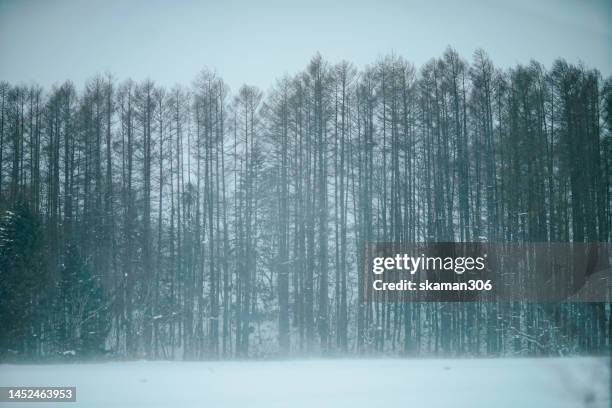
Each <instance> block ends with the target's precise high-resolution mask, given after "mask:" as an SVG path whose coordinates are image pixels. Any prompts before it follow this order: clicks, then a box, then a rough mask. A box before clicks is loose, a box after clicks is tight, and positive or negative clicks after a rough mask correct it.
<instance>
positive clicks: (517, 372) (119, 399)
mask: <svg viewBox="0 0 612 408" xmlns="http://www.w3.org/2000/svg"><path fill="white" fill-rule="evenodd" d="M16 385H30V386H51V385H53V386H76V387H77V402H76V403H62V404H58V403H54V404H45V403H17V404H15V403H8V404H7V403H5V404H4V405H3V404H1V403H0V405H2V406H12V407H26V406H35V407H38V408H42V407H46V406H53V407H62V406H65V407H67V408H70V407H75V408H76V407H104V408H112V407H164V408H166V407H177V408H182V407H185V408H187V407H212V408H217V407H232V408H234V407H240V408H251V407H261V408H263V407H265V408H273V407H283V408H287V407H308V408H312V407H341V408H344V407H350V408H361V407H367V408H381V407H394V408H397V407H404V406H405V407H429V408H433V407H470V408H477V407H485V408H495V407H511V408H517V407H539V408H543V407H554V408H564V407H568V408H569V407H609V406H610V388H609V387H610V365H609V360H608V359H606V358H554V359H546V358H542V359H423V360H410V359H403V360H393V359H381V360H304V361H283V362H193V363H190V362H113V363H100V364H65V365H0V386H16Z"/></svg>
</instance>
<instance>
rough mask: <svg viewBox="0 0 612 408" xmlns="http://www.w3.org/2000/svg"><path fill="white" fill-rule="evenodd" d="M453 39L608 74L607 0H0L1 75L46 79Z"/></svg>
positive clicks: (460, 44) (299, 58) (238, 75)
mask: <svg viewBox="0 0 612 408" xmlns="http://www.w3.org/2000/svg"><path fill="white" fill-rule="evenodd" d="M448 45H451V46H453V47H455V48H456V49H457V50H458V51H459V53H460V54H461V55H462V56H463V57H464V58H468V59H471V56H472V53H473V51H474V50H475V49H476V48H479V47H482V48H484V49H485V50H486V51H487V52H488V53H489V55H490V56H491V57H492V59H493V61H494V62H495V64H496V65H498V66H502V67H508V66H512V65H514V64H516V63H519V62H521V63H526V62H528V61H529V60H530V59H532V58H534V59H537V60H538V61H540V62H542V63H544V64H545V65H547V66H550V63H551V62H552V61H553V60H554V59H555V58H556V57H559V56H562V57H564V58H566V59H567V60H568V61H570V62H578V61H579V60H582V61H584V62H585V63H586V64H587V65H588V66H590V67H595V68H598V69H599V70H601V71H602V73H603V74H604V75H606V76H607V75H610V74H612V1H610V0H582V1H580V0H556V1H555V0H513V1H501V0H470V1H461V0H456V1H452V0H443V1H431V0H429V1H427V0H421V1H419V0H405V1H400V0H378V1H364V0H300V1H291V0H284V1H283V0H258V1H255V0H253V1H247V0H244V1H241V0H216V1H160V0H149V1H141V0H124V1H121V0H104V1H98V2H93V1H84V0H0V79H1V80H8V81H9V82H11V83H22V82H23V83H29V82H37V83H39V84H41V85H43V86H45V87H49V86H50V85H52V84H58V83H61V82H63V81H64V80H66V79H71V80H72V81H73V82H74V83H75V84H76V85H77V86H79V87H80V86H82V85H83V84H84V83H85V81H86V80H87V79H88V78H90V77H92V76H93V75H95V74H96V73H105V72H110V73H112V74H113V75H114V76H115V77H116V78H118V79H126V78H128V77H131V78H133V79H135V80H142V79H145V78H151V79H153V80H155V81H156V82H157V83H159V84H162V85H166V86H172V85H174V84H175V83H180V84H184V85H188V84H190V83H191V82H192V80H193V79H194V78H195V76H196V74H197V73H198V72H199V71H200V70H201V69H202V68H204V67H209V68H213V69H216V70H217V72H218V73H219V74H220V75H221V76H222V77H223V78H224V79H225V81H226V82H227V83H228V84H229V85H230V87H231V88H232V89H233V90H236V89H237V88H238V87H239V86H240V85H241V84H243V83H248V84H252V85H257V86H259V87H261V88H262V89H263V90H266V89H268V88H269V86H270V85H272V84H273V83H274V81H275V80H276V79H277V78H279V77H280V76H282V75H283V74H284V73H289V74H293V73H295V72H298V71H300V70H301V69H303V68H304V67H305V66H306V64H307V63H308V61H309V60H310V58H311V57H312V56H313V55H314V54H315V53H316V52H317V51H320V52H321V54H322V55H323V57H324V58H325V59H327V60H329V61H330V62H338V61H340V60H342V59H346V60H349V61H351V62H353V63H354V64H355V65H356V66H357V67H359V68H362V67H363V66H365V65H366V64H369V63H372V62H375V61H376V59H377V58H378V57H380V56H383V55H385V54H387V53H390V52H394V53H396V54H399V55H403V56H404V57H406V58H407V59H408V60H410V61H412V62H413V63H414V64H415V65H416V66H417V67H420V66H421V65H422V64H423V63H424V62H426V61H427V60H429V59H430V58H432V57H438V56H440V55H441V54H442V52H443V51H444V49H445V48H446V47H447V46H448Z"/></svg>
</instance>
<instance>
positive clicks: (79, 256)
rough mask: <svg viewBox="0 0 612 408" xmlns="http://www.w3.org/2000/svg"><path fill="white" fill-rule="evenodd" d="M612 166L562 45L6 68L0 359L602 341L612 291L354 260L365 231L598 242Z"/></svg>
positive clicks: (577, 349)
mask: <svg viewBox="0 0 612 408" xmlns="http://www.w3.org/2000/svg"><path fill="white" fill-rule="evenodd" d="M81 85H84V86H81ZM611 184H612V78H607V79H606V78H602V76H601V74H600V73H599V72H598V71H597V70H595V69H590V68H588V67H586V66H584V65H572V64H569V63H567V62H566V61H564V60H562V59H559V60H557V61H555V62H554V63H553V64H552V66H551V67H544V66H543V65H541V64H539V63H537V62H531V63H529V64H527V65H517V66H515V67H513V68H510V69H499V68H496V67H495V66H494V64H493V62H492V61H491V60H490V59H489V57H488V56H487V55H486V53H485V52H484V51H481V50H479V51H476V52H475V53H474V55H473V56H471V57H470V58H469V59H466V58H464V57H462V56H460V55H458V54H457V52H455V51H454V50H453V49H450V48H449V49H448V50H447V51H446V52H445V53H444V54H443V55H442V56H441V57H440V58H435V59H432V60H431V61H430V62H428V63H427V64H425V65H424V66H422V67H420V68H418V69H417V68H415V67H414V66H413V65H412V64H411V63H410V62H408V61H407V60H406V59H404V58H402V57H398V56H396V55H390V56H387V57H385V58H382V59H380V60H379V61H377V62H375V63H373V64H372V65H370V66H367V67H365V68H363V69H357V68H356V67H354V66H353V65H352V64H351V63H349V62H340V63H338V64H336V65H334V64H331V63H329V62H326V61H325V60H324V59H323V58H321V57H320V56H318V55H317V56H315V57H314V58H313V59H312V60H311V61H310V63H309V64H308V65H307V67H306V68H305V70H304V71H303V72H299V73H297V74H296V75H294V76H286V77H283V78H281V79H279V80H278V81H277V82H276V83H275V84H274V86H272V87H271V89H270V90H267V91H266V92H265V93H264V92H263V91H262V90H260V89H257V88H255V87H252V86H247V85H245V86H242V87H241V88H240V89H238V90H232V91H230V89H229V88H228V86H227V85H226V84H225V83H224V82H223V80H222V78H221V76H220V74H218V73H216V72H214V71H211V70H204V71H202V72H201V73H200V74H199V75H197V77H196V78H195V80H194V81H193V83H192V84H191V85H190V86H188V87H183V86H176V87H173V88H171V89H168V88H164V87H161V86H158V85H156V84H155V83H154V82H153V81H151V80H145V81H141V82H134V81H132V80H126V81H118V80H115V79H114V78H113V77H112V76H110V75H99V76H95V77H93V78H92V79H91V80H90V81H88V82H87V83H86V84H78V86H77V85H75V84H73V83H71V82H70V81H68V82H65V83H64V84H61V85H59V84H58V85H57V86H54V87H52V88H51V89H48V90H43V89H42V88H41V87H39V86H37V85H30V84H28V85H24V84H8V83H6V82H1V83H0V217H1V219H0V327H1V329H0V358H2V359H4V360H11V359H13V360H15V359H19V360H24V359H43V358H60V357H61V358H69V357H71V358H79V357H81V358H89V357H99V356H102V355H106V356H111V357H112V358H148V359H186V360H192V359H217V358H266V357H277V356H303V355H391V354H392V355H407V356H417V355H418V356H428V355H460V356H501V355H504V356H507V355H566V354H573V353H603V352H607V351H608V350H610V339H611V338H612V336H611V327H612V313H611V308H610V304H604V303H597V304H574V303H567V304H557V305H555V304H529V303H477V302H474V303H442V302H437V303H436V302H429V303H390V302H373V303H371V304H366V303H363V302H360V301H359V299H360V296H362V295H363V293H359V292H360V290H362V289H361V288H362V287H363V285H359V284H358V280H359V279H361V278H360V277H359V274H358V273H357V271H358V270H359V268H360V263H361V262H363V261H362V257H361V251H362V248H363V245H364V243H365V242H368V241H394V242H423V241H425V242H426V241H479V242H482V241H486V242H514V241H535V242H543V241H553V242H572V241H573V242H610V240H611V237H612V235H611V231H612V213H611V210H612V208H611V202H612V186H611Z"/></svg>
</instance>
